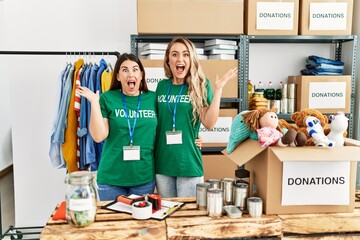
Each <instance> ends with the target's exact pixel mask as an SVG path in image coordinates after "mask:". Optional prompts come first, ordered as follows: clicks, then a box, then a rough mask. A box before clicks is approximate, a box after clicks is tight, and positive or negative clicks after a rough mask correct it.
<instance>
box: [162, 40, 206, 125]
mask: <svg viewBox="0 0 360 240" xmlns="http://www.w3.org/2000/svg"><path fill="white" fill-rule="evenodd" d="M175 43H182V44H184V45H185V46H186V47H187V49H188V50H189V54H190V71H189V72H188V73H187V75H186V76H185V82H186V84H187V85H188V86H189V92H188V94H189V97H190V102H191V105H192V115H193V121H194V124H195V121H196V120H197V119H198V118H199V117H200V114H201V112H202V109H203V108H204V107H207V106H209V104H208V103H207V91H206V77H205V74H204V72H203V70H202V68H201V66H200V62H199V58H198V56H197V54H196V49H195V45H194V44H193V43H192V42H191V41H190V40H189V39H187V38H184V37H176V38H173V39H172V40H171V42H170V43H169V45H168V46H167V49H166V52H165V59H164V71H165V76H166V77H167V78H173V77H174V76H173V74H172V72H171V69H170V65H169V54H170V49H171V47H172V46H173V45H174V44H175Z"/></svg>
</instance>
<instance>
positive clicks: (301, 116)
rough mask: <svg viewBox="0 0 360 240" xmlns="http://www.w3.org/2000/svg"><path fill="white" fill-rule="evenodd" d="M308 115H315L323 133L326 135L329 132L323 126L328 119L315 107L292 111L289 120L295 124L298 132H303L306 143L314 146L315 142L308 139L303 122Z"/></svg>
mask: <svg viewBox="0 0 360 240" xmlns="http://www.w3.org/2000/svg"><path fill="white" fill-rule="evenodd" d="M308 116H313V117H316V118H317V119H318V120H319V121H320V124H321V127H322V128H323V130H324V133H325V135H327V134H328V133H329V132H330V129H328V128H325V127H326V125H327V124H328V122H329V120H328V118H327V117H326V115H324V114H322V113H321V112H320V111H318V110H316V109H303V110H301V111H298V112H294V113H293V114H292V115H291V120H292V121H293V122H294V123H295V124H296V129H297V130H298V131H299V132H303V133H304V134H305V136H306V139H307V142H306V145H307V146H314V145H315V144H314V143H313V141H312V140H311V139H310V136H309V134H308V131H307V125H306V122H305V119H306V117H308Z"/></svg>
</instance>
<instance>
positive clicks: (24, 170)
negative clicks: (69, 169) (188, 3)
mask: <svg viewBox="0 0 360 240" xmlns="http://www.w3.org/2000/svg"><path fill="white" fill-rule="evenodd" d="M0 4H1V5H0V6H1V8H0V13H1V15H0V20H1V21H0V24H1V25H0V27H1V31H0V32H1V39H2V38H4V37H5V42H3V41H2V42H0V44H1V49H2V50H8V51H11V50H28V51H31V50H34V51H35V50H36V51H119V52H129V51H130V34H135V33H136V26H137V19H136V0H131V1H119V0H77V1H72V0H61V1H48V0H3V1H1V2H0ZM0 41H1V40H0ZM109 58H112V60H111V61H113V62H115V60H116V59H115V57H114V56H112V57H109ZM1 59H2V60H1V62H0V64H1V67H2V68H4V69H5V70H7V71H5V72H3V69H2V68H1V73H0V74H1V76H0V79H1V81H0V84H1V86H0V89H1V96H0V98H1V99H0V103H1V104H2V105H4V107H3V106H2V105H1V118H0V119H1V120H0V121H1V123H0V126H2V125H3V122H2V121H5V122H4V126H5V131H4V133H3V128H2V129H1V135H0V137H1V138H0V144H1V145H0V146H1V148H6V149H5V151H2V150H1V151H0V153H2V154H8V152H9V151H10V152H11V146H10V145H9V142H10V141H11V140H10V139H11V138H10V128H9V123H10V120H11V128H12V143H13V146H12V150H13V164H14V184H15V225H16V226H17V227H20V226H36V225H45V223H46V221H47V220H48V218H49V216H50V214H51V213H52V211H53V210H54V208H55V206H56V204H57V203H59V202H60V201H62V200H63V199H64V196H65V195H64V194H65V184H64V177H65V174H66V171H65V170H64V169H62V170H57V169H54V168H52V166H51V163H50V159H49V155H48V151H49V141H50V130H51V126H52V122H53V119H54V115H55V112H54V107H55V102H56V96H57V95H56V93H57V90H58V89H57V86H58V84H57V83H58V76H59V74H60V71H61V70H62V69H63V67H64V66H65V62H66V60H67V58H66V57H65V56H36V55H27V56H19V55H12V56H9V55H8V56H1ZM4 59H5V60H4ZM3 61H4V62H5V63H6V64H7V66H6V65H5V64H2V63H3ZM6 73H7V75H5V74H6ZM4 76H6V77H4ZM5 79H6V80H7V81H4V80H5ZM4 82H5V83H4ZM8 89H10V97H9V95H5V96H4V95H3V92H8V91H6V90H8ZM9 98H10V103H9ZM9 113H10V114H9ZM4 115H5V116H6V117H3V116H4ZM9 115H10V116H9ZM7 117H8V118H7ZM3 134H5V136H3ZM1 139H5V143H2V142H1V141H4V140H1ZM9 149H10V150H9ZM0 156H1V155H0Z"/></svg>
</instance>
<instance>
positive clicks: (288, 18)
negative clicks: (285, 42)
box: [245, 0, 299, 35]
mask: <svg viewBox="0 0 360 240" xmlns="http://www.w3.org/2000/svg"><path fill="white" fill-rule="evenodd" d="M298 23H299V0H246V1H245V33H246V34H248V35H298V25H299V24H298Z"/></svg>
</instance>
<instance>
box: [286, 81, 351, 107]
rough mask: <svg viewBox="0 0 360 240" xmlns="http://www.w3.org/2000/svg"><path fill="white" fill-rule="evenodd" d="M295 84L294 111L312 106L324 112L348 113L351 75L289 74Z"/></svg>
mask: <svg viewBox="0 0 360 240" xmlns="http://www.w3.org/2000/svg"><path fill="white" fill-rule="evenodd" d="M288 83H295V84H296V96H297V97H296V99H297V100H296V101H297V102H296V111H300V110H301V109H307V108H314V109H317V110H319V111H320V112H322V113H324V114H326V113H337V112H343V113H350V100H351V94H350V93H351V76H350V75H338V76H289V77H288Z"/></svg>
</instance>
